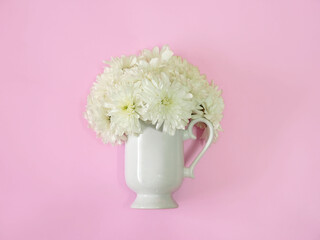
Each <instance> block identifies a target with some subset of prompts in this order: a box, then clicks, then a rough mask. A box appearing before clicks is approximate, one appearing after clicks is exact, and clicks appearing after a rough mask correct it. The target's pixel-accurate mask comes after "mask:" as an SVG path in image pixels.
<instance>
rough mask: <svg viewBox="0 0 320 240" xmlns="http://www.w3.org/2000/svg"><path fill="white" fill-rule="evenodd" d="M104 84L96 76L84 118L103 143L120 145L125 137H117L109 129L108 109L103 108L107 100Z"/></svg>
mask: <svg viewBox="0 0 320 240" xmlns="http://www.w3.org/2000/svg"><path fill="white" fill-rule="evenodd" d="M102 83H105V82H104V81H103V80H102V79H101V78H100V76H98V80H97V83H96V84H95V85H94V86H93V88H92V90H91V93H90V95H89V96H88V102H87V106H86V112H85V118H86V119H87V120H88V122H89V126H90V127H91V128H93V130H94V131H95V132H96V133H97V136H99V137H101V138H102V141H103V142H104V143H108V142H110V143H118V144H120V143H122V142H123V141H126V136H125V135H122V136H121V135H118V134H116V133H115V132H114V131H113V130H112V129H111V121H110V115H109V109H107V108H106V107H105V106H104V103H105V100H106V99H107V96H106V92H105V91H104V86H105V85H104V84H102Z"/></svg>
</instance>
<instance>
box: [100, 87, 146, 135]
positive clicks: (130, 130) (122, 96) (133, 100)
mask: <svg viewBox="0 0 320 240" xmlns="http://www.w3.org/2000/svg"><path fill="white" fill-rule="evenodd" d="M140 85H141V82H133V81H123V82H121V83H119V84H116V85H114V86H113V87H112V88H110V89H109V90H108V92H109V94H108V95H109V98H110V101H108V102H106V103H105V107H107V108H109V109H110V111H109V115H110V117H111V128H112V129H113V130H114V131H115V133H116V134H118V135H124V134H125V135H134V134H139V133H140V132H141V126H140V121H139V119H140V114H139V112H140V111H142V109H141V108H142V105H141V100H140V98H139V92H140Z"/></svg>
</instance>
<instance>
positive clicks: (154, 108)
mask: <svg viewBox="0 0 320 240" xmlns="http://www.w3.org/2000/svg"><path fill="white" fill-rule="evenodd" d="M141 96H142V99H143V102H144V103H145V104H146V111H145V113H144V114H143V115H142V117H143V120H150V121H151V122H152V124H156V128H157V129H159V128H160V127H161V126H162V125H163V131H164V132H166V133H168V134H170V135H174V134H175V130H176V129H185V126H186V125H187V124H188V122H189V119H190V118H191V113H192V110H193V108H194V102H193V100H192V94H191V93H190V92H189V89H188V88H186V87H185V86H183V85H181V84H180V83H179V82H172V83H171V82H170V80H169V78H168V76H167V75H166V74H165V73H162V74H161V75H158V76H154V78H153V79H152V80H151V81H150V80H147V79H145V80H144V81H143V84H142V93H141Z"/></svg>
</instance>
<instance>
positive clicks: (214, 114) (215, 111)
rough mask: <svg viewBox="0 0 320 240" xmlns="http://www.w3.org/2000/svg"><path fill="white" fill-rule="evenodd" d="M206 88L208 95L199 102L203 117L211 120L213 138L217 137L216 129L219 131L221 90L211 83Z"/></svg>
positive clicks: (221, 101)
mask: <svg viewBox="0 0 320 240" xmlns="http://www.w3.org/2000/svg"><path fill="white" fill-rule="evenodd" d="M207 90H208V97H207V98H206V99H205V101H204V102H203V103H202V104H201V105H202V107H203V117H205V118H206V119H208V120H209V121H211V123H212V125H213V127H214V130H215V138H217V137H218V131H221V130H222V128H221V125H220V121H221V120H222V117H223V114H222V112H223V110H224V102H223V98H222V97H221V90H219V89H218V86H215V85H214V84H213V83H212V84H211V85H210V87H209V88H207Z"/></svg>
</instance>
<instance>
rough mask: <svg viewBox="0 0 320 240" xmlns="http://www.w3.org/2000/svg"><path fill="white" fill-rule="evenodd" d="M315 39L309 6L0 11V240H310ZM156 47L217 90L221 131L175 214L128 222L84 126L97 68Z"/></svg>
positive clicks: (118, 167) (115, 172) (316, 226)
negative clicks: (204, 77) (194, 69)
mask: <svg viewBox="0 0 320 240" xmlns="http://www.w3.org/2000/svg"><path fill="white" fill-rule="evenodd" d="M319 25H320V2H319V1H315V0H313V1H312V0H300V1H292V0H291V1H289V0H288V1H284V0H283V1H276V0H271V1H270V0H265V1H253V0H244V1H240V0H239V1H237V0H228V1H209V0H208V1H203V0H197V1H186V0H184V1H182V0H181V1H173V0H170V1H169V0H168V1H159V2H152V1H148V0H145V1H116V0H113V1H105V0H104V1H90V0H87V1H68V0H64V1H43V0H38V1H37V0H25V1H9V0H1V1H0V36H1V37H0V42H1V44H0V69H1V71H0V79H1V88H0V109H1V125H0V148H1V150H0V239H1V240H53V239H54V240H88V239H90V240H100V239H101V240H102V239H124V240H127V239H129V240H130V239H143V240H144V239H145V240H147V239H148V240H149V239H186V240H193V239H210V240H211V239H217V240H256V239H259V240H270V239H272V240H319V239H320V174H319V170H320V158H319V157H320V152H319V149H320V146H319V142H320V141H319V133H320V131H319V130H320V127H319V121H320V107H319V103H320V94H319V90H318V89H319V87H320V83H319V82H320V81H319V80H320V73H319V63H320V47H319V42H320V27H319ZM163 44H169V45H170V46H171V48H172V49H173V50H174V51H175V53H176V54H178V55H181V56H183V57H185V58H187V59H188V60H189V61H190V62H192V63H194V64H196V65H197V66H199V68H200V70H201V72H202V73H205V74H207V76H208V78H209V79H214V80H215V82H216V83H217V84H218V85H219V86H220V87H221V88H222V89H223V91H224V93H223V97H224V99H225V104H226V109H225V117H224V119H223V121H222V126H223V128H224V130H225V131H224V132H223V133H222V134H221V137H220V138H219V140H218V142H217V143H216V144H215V145H214V146H212V148H211V149H210V150H209V151H208V152H207V154H206V155H205V157H204V158H203V159H202V160H201V161H200V163H199V165H198V166H197V168H196V170H195V175H196V178H195V179H194V180H191V179H186V180H185V181H184V184H183V186H182V187H181V189H180V190H179V191H178V192H176V193H175V195H174V196H175V199H176V200H177V201H178V203H179V204H180V207H179V208H178V209H174V210H134V209H130V208H129V205H130V204H131V202H132V201H133V200H134V197H135V195H134V193H133V192H131V191H130V190H129V189H128V188H127V187H126V185H125V182H124V171H123V168H124V163H123V162H124V153H123V149H124V148H123V147H112V146H110V145H104V144H102V142H101V141H100V140H98V139H96V137H95V134H94V132H93V131H92V130H91V129H89V128H87V122H86V121H85V120H84V119H83V112H84V109H85V104H86V97H87V95H88V94H89V91H90V87H91V85H92V83H93V81H94V80H95V76H96V75H97V74H98V73H99V72H101V71H102V67H103V64H102V61H103V60H105V59H109V58H110V57H111V56H119V55H121V54H135V53H137V52H138V50H140V49H143V48H152V47H153V46H155V45H163ZM187 147H188V148H189V147H192V144H190V143H189V144H188V146H187ZM188 148H187V149H186V151H187V152H188ZM192 148H193V147H192ZM198 148H199V146H197V149H198ZM189 152H190V150H189ZM187 155H188V154H187ZM189 157H190V156H189Z"/></svg>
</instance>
